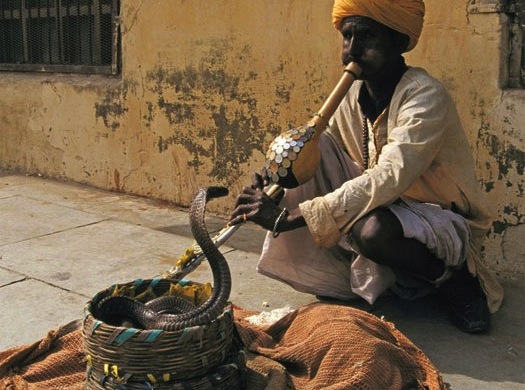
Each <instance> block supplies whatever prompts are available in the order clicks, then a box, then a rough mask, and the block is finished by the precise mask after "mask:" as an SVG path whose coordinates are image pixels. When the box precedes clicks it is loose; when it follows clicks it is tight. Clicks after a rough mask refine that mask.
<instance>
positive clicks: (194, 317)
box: [92, 187, 231, 331]
mask: <svg viewBox="0 0 525 390" xmlns="http://www.w3.org/2000/svg"><path fill="white" fill-rule="evenodd" d="M227 194H228V189H227V188H224V187H205V188H201V189H199V190H198V191H197V193H196V195H195V197H194V199H193V202H192V204H191V207H190V212H189V215H190V226H191V232H192V234H193V236H194V238H195V241H196V242H197V244H198V245H199V246H200V248H201V250H202V252H203V253H204V255H205V256H206V258H207V259H208V262H209V264H210V268H211V271H212V275H213V292H212V295H211V296H210V297H209V298H208V300H207V301H206V302H204V303H203V304H202V305H200V306H198V307H196V306H194V305H193V304H192V303H190V302H188V301H186V300H184V299H183V298H178V297H173V296H170V297H159V298H155V299H154V300H152V301H150V302H148V303H146V304H144V303H142V302H139V301H136V300H134V299H132V298H129V297H124V296H111V297H106V298H103V299H102V300H100V301H99V302H98V303H95V304H93V305H92V314H93V316H94V317H95V318H97V319H99V320H102V321H105V322H106V323H108V324H111V325H121V324H122V323H127V322H128V321H131V323H132V324H133V326H140V327H142V328H144V329H162V330H168V331H176V330H180V329H184V328H186V327H191V326H198V325H204V324H207V323H210V322H211V321H213V320H214V319H215V318H217V317H218V316H219V315H220V314H221V313H222V312H223V311H224V308H225V307H226V305H227V303H228V300H229V296H230V292H231V274H230V268H229V267H228V263H227V262H226V259H225V258H224V256H223V254H222V253H221V252H220V251H219V249H218V248H217V246H216V245H215V244H214V243H213V241H212V239H211V238H210V235H209V234H208V230H207V229H206V224H205V220H204V216H205V209H206V203H207V202H208V201H209V200H210V199H212V198H218V197H221V196H225V195H227Z"/></svg>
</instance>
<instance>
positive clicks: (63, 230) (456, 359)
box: [0, 172, 525, 390]
mask: <svg viewBox="0 0 525 390" xmlns="http://www.w3.org/2000/svg"><path fill="white" fill-rule="evenodd" d="M0 218H1V219H0V220H1V234H0V302H1V310H0V350H4V349H6V348H9V347H12V346H15V345H20V344H25V343H28V342H32V341H35V340H38V339H40V338H42V337H43V336H44V335H45V334H46V333H47V331H48V330H50V329H54V328H56V327H58V326H60V325H64V324H66V323H68V322H70V321H72V320H74V319H77V318H81V317H82V313H83V308H84V306H85V304H86V302H87V301H88V300H89V298H90V297H91V296H92V295H93V294H95V293H96V292H98V291H100V290H102V289H104V288H106V287H108V286H109V285H112V284H114V283H122V282H128V281H131V280H134V279H136V278H150V277H153V276H155V275H158V274H160V273H161V272H162V271H165V270H167V269H169V268H170V267H171V266H172V265H173V264H174V262H175V260H176V259H177V258H178V257H179V256H180V255H181V254H182V253H184V251H185V249H186V248H187V247H188V246H189V245H190V244H191V243H192V242H193V239H192V237H191V234H190V231H189V226H188V214H187V210H182V209H177V208H176V207H174V206H173V205H170V204H168V203H166V202H159V201H153V200H149V199H145V198H140V197H135V196H129V195H125V194H121V193H114V192H107V191H101V190H98V189H94V188H91V187H87V186H83V185H79V184H73V183H64V182H60V181H54V180H46V179H43V178H39V177H30V176H24V175H15V174H10V173H6V172H4V173H1V172H0ZM224 223H225V222H224V220H223V219H221V218H218V217H214V216H209V218H208V220H207V224H208V227H209V229H210V231H213V230H214V229H220V228H222V227H223V226H224ZM263 235H264V232H263V231H262V230H261V229H259V228H258V227H256V226H253V225H250V224H247V225H246V226H242V227H241V228H240V229H238V231H237V232H236V233H235V235H234V236H233V237H231V238H230V240H229V241H228V242H227V243H226V244H225V246H223V247H222V249H223V252H225V253H226V258H227V260H228V262H229V264H230V268H231V271H232V278H233V291H232V294H231V300H232V301H233V303H235V304H236V305H239V306H242V307H245V308H247V309H254V310H272V309H278V308H282V307H285V306H287V305H288V306H290V307H292V308H297V307H299V306H301V305H303V304H307V303H309V302H313V301H315V300H316V299H315V297H313V296H310V295H307V294H302V293H298V292H296V291H294V290H292V289H291V288H289V287H287V286H286V285H284V284H281V283H278V282H276V281H273V280H271V279H268V278H266V277H263V276H261V275H258V274H257V273H256V271H255V267H256V263H257V259H258V252H259V250H260V247H261V243H262V239H263ZM190 279H192V280H195V281H211V274H210V273H209V267H208V265H207V263H206V262H204V263H203V264H202V265H201V266H200V267H199V268H197V269H196V270H195V271H194V272H193V273H192V274H191V276H190ZM501 282H502V284H503V286H504V287H505V289H506V300H505V303H504V306H503V308H502V310H501V311H500V312H499V313H497V314H496V315H495V316H494V317H493V326H492V329H491V331H490V332H489V333H488V334H483V335H468V334H464V333H461V332H460V331H458V330H456V329H455V328H454V327H452V326H451V325H450V324H449V323H448V321H447V318H446V315H445V314H444V312H443V310H442V308H441V307H439V305H438V304H437V303H436V302H433V301H431V300H430V299H428V300H420V301H416V302H402V301H399V300H397V299H395V298H393V297H385V298H383V299H380V300H379V302H377V303H376V304H375V305H374V306H373V307H370V306H368V305H366V304H362V303H359V302H356V303H354V305H357V306H359V307H361V308H362V309H364V310H367V311H370V312H372V313H374V314H376V315H378V316H384V318H385V319H386V320H388V321H391V322H394V323H395V324H396V326H397V328H398V329H400V330H401V331H402V332H403V333H404V334H405V335H406V336H408V337H409V338H410V339H411V340H412V341H413V342H414V343H415V344H416V345H417V346H418V347H419V348H421V349H422V350H423V352H425V353H426V354H427V356H429V357H430V359H431V360H432V361H433V362H434V363H435V364H436V366H437V367H438V368H439V370H440V371H441V372H442V373H443V376H444V379H445V381H446V382H447V383H449V385H450V388H451V389H452V390H480V389H481V390H484V389H503V390H511V389H512V390H517V389H525V326H524V320H525V311H524V310H523V308H524V304H525V294H524V292H525V282H524V276H523V275H520V276H515V277H514V278H503V277H501Z"/></svg>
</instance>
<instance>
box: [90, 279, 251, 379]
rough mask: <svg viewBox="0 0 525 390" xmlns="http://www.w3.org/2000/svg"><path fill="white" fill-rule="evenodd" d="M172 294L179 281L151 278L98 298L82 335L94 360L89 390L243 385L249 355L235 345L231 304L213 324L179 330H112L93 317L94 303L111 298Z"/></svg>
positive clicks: (103, 294)
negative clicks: (245, 362) (244, 357)
mask: <svg viewBox="0 0 525 390" xmlns="http://www.w3.org/2000/svg"><path fill="white" fill-rule="evenodd" d="M195 285H196V284H195V283H192V282H189V283H187V284H186V286H184V287H188V289H190V290H191V289H192V287H195ZM178 287H180V286H178ZM197 290H198V291H201V290H202V289H197ZM170 291H171V292H170ZM172 291H173V283H172V282H170V281H168V280H165V279H146V280H136V281H133V282H130V283H125V284H123V285H116V286H112V287H110V288H108V289H106V290H104V291H101V292H99V293H98V294H96V295H95V296H94V297H93V298H92V300H91V301H90V302H89V303H88V305H87V307H86V309H85V319H84V325H83V331H82V333H83V343H84V350H85V353H86V355H87V358H88V377H87V386H86V388H87V389H135V388H136V389H145V388H146V389H147V388H150V387H151V388H155V389H168V388H169V389H178V388H181V389H188V388H191V389H236V388H240V387H241V384H242V379H243V373H244V359H243V356H244V355H243V353H242V352H240V348H239V345H238V343H237V342H234V325H233V312H232V307H230V306H228V307H226V309H225V310H224V312H223V313H222V314H221V315H220V316H219V317H217V318H216V319H215V320H214V321H212V322H211V323H209V324H206V325H203V326H193V327H188V328H185V329H182V330H178V331H164V330H141V329H135V328H127V327H122V326H120V327H119V326H112V325H109V324H107V323H104V322H102V321H99V320H97V319H96V318H94V317H93V315H92V313H91V308H92V304H94V303H96V302H98V301H99V300H100V299H103V298H104V297H107V296H111V295H125V296H130V297H133V298H137V297H138V299H144V300H146V299H150V298H153V297H156V296H163V295H166V294H168V293H171V294H173V292H172ZM179 291H180V290H179ZM183 295H184V296H185V297H186V298H187V297H188V294H186V293H184V294H183ZM141 297H142V298H141ZM146 297H147V298H146ZM201 300H202V297H201ZM196 303H198V302H196ZM148 386H149V387H148ZM177 386H179V387H177Z"/></svg>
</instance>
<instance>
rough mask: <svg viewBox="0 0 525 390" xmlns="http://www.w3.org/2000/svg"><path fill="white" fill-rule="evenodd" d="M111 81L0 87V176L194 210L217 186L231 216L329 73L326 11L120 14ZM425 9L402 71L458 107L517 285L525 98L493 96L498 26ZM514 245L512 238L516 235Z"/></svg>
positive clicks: (220, 5)
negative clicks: (408, 68)
mask: <svg viewBox="0 0 525 390" xmlns="http://www.w3.org/2000/svg"><path fill="white" fill-rule="evenodd" d="M121 3H122V5H121V14H122V27H121V29H122V65H123V67H122V74H121V75H120V76H119V77H101V76H79V75H51V74H48V75H42V74H28V73H1V74H0V99H1V101H2V105H1V106H0V126H1V130H0V167H4V168H16V169H21V170H23V171H25V172H28V173H41V174H43V175H47V176H52V177H60V178H67V179H70V180H74V181H77V182H82V183H87V184H90V185H93V186H97V187H101V188H106V189H113V190H117V191H125V192H129V193H135V194H139V195H144V196H150V197H154V198H160V199H167V200H170V201H173V202H175V203H176V204H178V205H182V206H186V205H188V204H189V203H190V201H191V198H192V195H193V192H194V191H195V190H196V189H197V188H198V187H201V186H204V185H209V184H222V185H226V186H227V187H229V188H230V191H231V194H230V196H229V198H227V199H225V200H222V201H215V202H212V203H211V204H210V206H211V209H212V211H217V212H222V213H227V212H228V211H229V210H230V209H231V207H232V206H233V202H234V198H235V196H236V194H238V193H239V191H240V188H241V187H242V186H244V185H247V184H248V183H249V178H250V175H251V173H252V172H253V171H256V170H259V169H260V167H261V166H262V164H263V162H264V152H265V148H266V147H267V145H268V144H269V142H270V141H271V140H272V139H273V138H274V137H275V136H276V135H277V134H278V133H280V132H281V131H282V130H285V129H287V128H289V127H295V126H299V125H302V124H304V123H305V122H306V121H307V120H308V119H309V118H310V116H311V114H312V113H313V112H314V111H315V110H316V109H318V108H319V106H320V104H321V103H322V101H323V99H324V97H326V95H327V94H328V93H329V91H330V90H331V88H332V87H333V86H334V85H335V82H336V81H337V79H338V77H339V75H340V70H341V67H340V59H339V51H340V42H339V37H338V35H337V33H336V32H335V31H334V30H333V28H332V27H331V23H330V11H331V6H332V0H289V1H279V0H252V1H249V2H247V1H245V0H244V1H243V0H228V1H219V0H214V1H209V0H192V1H187V0H170V1H164V0H141V1H138V0H122V1H121ZM467 3H468V1H467V0H463V1H459V2H458V1H456V0H446V1H445V0H441V1H438V0H428V1H427V9H428V16H427V22H426V26H425V32H424V35H423V37H422V40H421V44H420V45H419V46H418V48H417V49H416V50H415V51H414V52H413V53H411V54H410V55H409V56H408V59H409V63H410V64H413V65H422V66H424V67H426V68H428V69H429V70H430V72H431V73H433V74H434V75H435V76H436V77H438V78H440V79H441V80H443V81H444V83H445V84H446V85H447V87H448V88H449V89H450V91H451V93H452V94H453V96H454V98H455V99H456V101H457V103H458V107H459V110H460V114H461V116H462V118H463V121H464V123H465V127H466V129H467V131H468V134H469V137H470V140H471V143H472V147H473V151H474V153H475V155H476V160H477V163H478V169H479V173H480V177H481V178H482V181H483V185H484V187H485V189H486V190H487V192H488V202H489V203H490V204H491V205H492V206H494V210H495V212H496V213H497V222H496V224H495V225H494V229H493V231H492V232H491V234H490V240H488V241H487V246H486V254H487V256H486V257H487V262H488V263H490V264H491V265H493V266H494V267H496V268H497V269H498V270H500V271H502V272H505V273H512V272H521V273H523V272H524V265H523V261H522V260H523V257H524V249H523V244H521V246H520V242H523V239H521V240H520V239H519V238H520V237H524V236H525V234H524V233H525V232H524V228H523V224H522V225H519V224H520V223H523V205H522V202H521V196H522V194H523V179H522V173H523V172H522V171H523V139H522V133H521V129H522V128H523V125H524V121H525V119H524V117H523V115H520V113H521V112H523V109H524V96H525V94H524V91H517V92H509V91H502V90H501V89H500V88H499V85H498V80H499V78H500V71H499V69H500V64H499V61H498V60H497V59H498V58H499V57H500V55H501V42H500V40H501V35H502V34H501V30H502V27H501V23H502V21H501V18H500V17H499V16H498V15H496V14H483V15H469V14H467V13H466V11H465V10H466V8H467ZM520 233H521V234H520Z"/></svg>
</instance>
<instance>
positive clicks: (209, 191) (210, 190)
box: [205, 186, 229, 200]
mask: <svg viewBox="0 0 525 390" xmlns="http://www.w3.org/2000/svg"><path fill="white" fill-rule="evenodd" d="M205 191H206V200H209V199H213V198H220V197H221V196H226V195H228V192H229V191H228V189H227V188H226V187H219V186H210V187H207V188H206V189H205Z"/></svg>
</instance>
